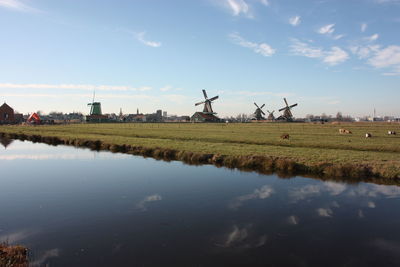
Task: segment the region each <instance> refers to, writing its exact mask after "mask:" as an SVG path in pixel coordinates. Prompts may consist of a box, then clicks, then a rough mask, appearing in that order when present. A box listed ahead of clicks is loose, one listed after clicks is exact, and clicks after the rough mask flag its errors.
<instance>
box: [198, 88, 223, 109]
mask: <svg viewBox="0 0 400 267" xmlns="http://www.w3.org/2000/svg"><path fill="white" fill-rule="evenodd" d="M203 95H204V99H205V100H204V101H202V102H199V103H196V104H195V106H198V105H201V104H204V108H203V113H205V114H217V113H215V112H214V111H213V109H212V106H211V103H212V102H213V101H214V100H216V99H218V96H214V97H212V98H208V96H207V92H206V90H204V89H203Z"/></svg>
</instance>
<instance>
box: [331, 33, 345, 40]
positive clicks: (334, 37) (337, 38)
mask: <svg viewBox="0 0 400 267" xmlns="http://www.w3.org/2000/svg"><path fill="white" fill-rule="evenodd" d="M343 37H344V34H337V35H335V36H333V37H332V38H333V40H339V39H342V38H343Z"/></svg>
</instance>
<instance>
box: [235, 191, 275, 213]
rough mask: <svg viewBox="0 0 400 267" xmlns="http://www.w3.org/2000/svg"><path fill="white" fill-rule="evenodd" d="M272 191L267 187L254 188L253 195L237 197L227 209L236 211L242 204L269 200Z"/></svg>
mask: <svg viewBox="0 0 400 267" xmlns="http://www.w3.org/2000/svg"><path fill="white" fill-rule="evenodd" d="M274 192H275V191H274V189H273V188H272V187H271V186H269V185H264V186H263V187H261V188H260V189H259V188H256V189H255V190H254V192H253V193H251V194H247V195H243V196H239V197H237V198H236V199H235V200H234V201H233V202H232V203H231V204H230V205H229V207H230V208H232V209H236V208H238V207H240V206H242V205H243V202H245V201H248V200H251V199H266V198H269V197H270V196H271V195H272V194H273V193H274Z"/></svg>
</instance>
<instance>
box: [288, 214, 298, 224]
mask: <svg viewBox="0 0 400 267" xmlns="http://www.w3.org/2000/svg"><path fill="white" fill-rule="evenodd" d="M287 222H288V223H289V224H292V225H297V224H299V218H298V217H297V216H295V215H291V216H289V218H288V219H287Z"/></svg>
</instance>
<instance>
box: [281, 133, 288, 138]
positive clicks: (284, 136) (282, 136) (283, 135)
mask: <svg viewBox="0 0 400 267" xmlns="http://www.w3.org/2000/svg"><path fill="white" fill-rule="evenodd" d="M281 138H282V139H289V134H282V135H281Z"/></svg>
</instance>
